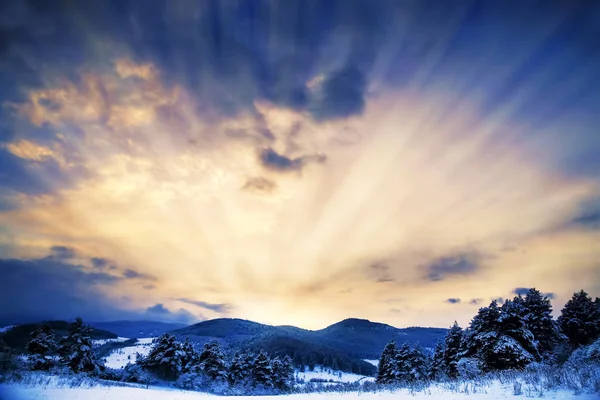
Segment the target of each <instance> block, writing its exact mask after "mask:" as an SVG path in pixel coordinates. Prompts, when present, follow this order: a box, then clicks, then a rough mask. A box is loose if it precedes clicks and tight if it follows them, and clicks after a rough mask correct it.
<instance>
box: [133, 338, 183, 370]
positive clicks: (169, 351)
mask: <svg viewBox="0 0 600 400" xmlns="http://www.w3.org/2000/svg"><path fill="white" fill-rule="evenodd" d="M184 357H185V354H184V352H183V350H182V349H181V344H180V343H179V342H177V341H176V340H175V336H173V335H172V334H170V333H164V334H162V335H161V336H159V337H158V338H157V339H155V341H154V346H153V347H152V350H150V353H149V354H148V356H147V357H145V358H144V359H143V361H142V363H141V365H142V366H143V367H144V368H146V369H149V370H150V371H152V372H154V373H155V374H157V375H158V376H160V377H161V378H164V379H169V380H172V379H177V377H178V376H179V374H180V373H181V372H182V369H183V368H182V359H183V358H184Z"/></svg>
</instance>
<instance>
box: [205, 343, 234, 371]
mask: <svg viewBox="0 0 600 400" xmlns="http://www.w3.org/2000/svg"><path fill="white" fill-rule="evenodd" d="M200 363H201V364H202V369H203V370H204V373H205V374H206V375H208V376H209V377H210V378H212V379H222V380H225V379H227V369H228V368H227V363H226V362H225V355H224V354H223V352H222V351H221V346H219V343H217V342H212V343H207V344H205V345H204V349H203V350H202V354H200Z"/></svg>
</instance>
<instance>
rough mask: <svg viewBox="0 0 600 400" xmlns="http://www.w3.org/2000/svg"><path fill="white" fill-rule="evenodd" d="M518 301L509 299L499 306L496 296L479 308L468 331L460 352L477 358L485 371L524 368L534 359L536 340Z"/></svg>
mask: <svg viewBox="0 0 600 400" xmlns="http://www.w3.org/2000/svg"><path fill="white" fill-rule="evenodd" d="M519 304H520V302H519V301H517V304H516V305H515V303H514V302H512V301H507V302H505V303H504V305H503V308H502V309H500V308H499V307H498V304H497V303H496V301H495V300H494V301H492V303H491V304H490V306H489V307H482V308H480V309H479V312H478V313H477V315H476V316H475V317H474V318H473V320H472V321H471V324H470V326H469V329H468V332H467V334H466V335H465V346H464V348H465V350H464V351H463V352H462V354H461V356H466V357H475V358H477V359H478V360H479V361H480V367H481V368H482V369H483V370H484V371H489V370H499V369H509V368H523V367H524V366H526V365H527V364H529V363H531V362H533V361H535V360H536V356H537V353H536V352H535V349H536V343H535V340H534V338H533V335H532V334H531V332H529V331H528V330H527V329H526V328H525V327H524V324H523V321H522V318H521V317H520V315H521V314H522V313H523V310H522V309H521V307H520V306H519ZM530 351H533V352H534V354H531V353H530Z"/></svg>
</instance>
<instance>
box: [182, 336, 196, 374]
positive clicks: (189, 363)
mask: <svg viewBox="0 0 600 400" xmlns="http://www.w3.org/2000/svg"><path fill="white" fill-rule="evenodd" d="M181 351H182V352H183V355H182V357H181V372H182V373H184V374H188V373H198V372H199V371H200V355H199V354H198V352H197V351H196V349H195V348H194V346H193V345H192V343H191V342H190V340H189V339H185V341H184V342H183V344H182V345H181Z"/></svg>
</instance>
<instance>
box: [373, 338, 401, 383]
mask: <svg viewBox="0 0 600 400" xmlns="http://www.w3.org/2000/svg"><path fill="white" fill-rule="evenodd" d="M397 355H398V348H397V347H396V343H395V342H394V341H393V340H392V341H391V342H389V343H388V344H387V345H386V346H385V348H384V349H383V352H382V353H381V357H380V358H379V364H378V367H377V379H376V380H375V381H376V382H377V383H379V384H383V385H387V384H390V383H393V382H394V380H395V379H396V356H397Z"/></svg>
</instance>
